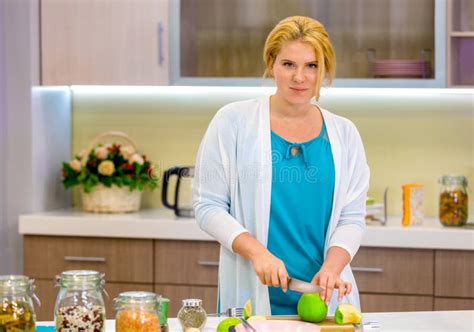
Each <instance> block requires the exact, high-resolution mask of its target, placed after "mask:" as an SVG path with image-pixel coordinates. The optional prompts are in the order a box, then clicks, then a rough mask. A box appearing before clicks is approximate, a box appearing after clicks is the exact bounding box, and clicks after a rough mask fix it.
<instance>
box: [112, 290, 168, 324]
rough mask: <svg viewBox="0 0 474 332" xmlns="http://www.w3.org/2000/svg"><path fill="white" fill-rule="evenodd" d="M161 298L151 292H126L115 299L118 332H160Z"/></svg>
mask: <svg viewBox="0 0 474 332" xmlns="http://www.w3.org/2000/svg"><path fill="white" fill-rule="evenodd" d="M160 303H161V296H160V295H157V294H155V293H151V292H124V293H120V294H119V296H118V297H117V298H115V299H114V308H115V310H117V313H116V315H115V331H116V332H129V331H134V332H160V331H161V327H160V313H159V309H160Z"/></svg>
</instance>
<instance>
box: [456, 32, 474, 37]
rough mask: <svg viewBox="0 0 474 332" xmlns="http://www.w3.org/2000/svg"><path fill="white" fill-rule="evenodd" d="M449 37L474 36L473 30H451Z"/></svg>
mask: <svg viewBox="0 0 474 332" xmlns="http://www.w3.org/2000/svg"><path fill="white" fill-rule="evenodd" d="M450 36H451V37H474V31H453V32H451V33H450Z"/></svg>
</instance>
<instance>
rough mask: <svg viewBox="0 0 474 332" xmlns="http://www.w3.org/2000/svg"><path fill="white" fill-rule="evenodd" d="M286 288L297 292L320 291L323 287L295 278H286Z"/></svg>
mask: <svg viewBox="0 0 474 332" xmlns="http://www.w3.org/2000/svg"><path fill="white" fill-rule="evenodd" d="M288 288H289V289H291V290H292V291H294V292H298V293H321V292H322V291H323V290H324V288H322V287H321V286H318V285H315V284H311V283H309V282H306V281H303V280H299V279H296V278H291V277H290V278H288Z"/></svg>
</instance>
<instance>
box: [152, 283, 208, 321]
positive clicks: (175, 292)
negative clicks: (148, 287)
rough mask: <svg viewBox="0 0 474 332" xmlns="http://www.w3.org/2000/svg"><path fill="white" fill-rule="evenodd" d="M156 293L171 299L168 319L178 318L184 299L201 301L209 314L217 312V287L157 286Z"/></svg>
mask: <svg viewBox="0 0 474 332" xmlns="http://www.w3.org/2000/svg"><path fill="white" fill-rule="evenodd" d="M155 293H158V294H161V295H162V296H163V297H166V298H169V299H170V304H169V309H168V317H176V315H177V314H178V310H179V309H180V308H181V301H182V300H183V299H192V298H194V299H201V300H202V304H203V307H204V309H205V310H206V312H207V313H215V312H216V310H217V287H208V286H176V285H155Z"/></svg>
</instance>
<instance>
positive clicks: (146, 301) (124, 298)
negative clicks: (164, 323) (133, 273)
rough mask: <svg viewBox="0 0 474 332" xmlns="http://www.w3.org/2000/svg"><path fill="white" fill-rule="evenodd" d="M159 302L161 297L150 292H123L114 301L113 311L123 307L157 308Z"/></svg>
mask: <svg viewBox="0 0 474 332" xmlns="http://www.w3.org/2000/svg"><path fill="white" fill-rule="evenodd" d="M160 301H161V295H158V294H155V293H152V292H141V291H140V292H138V291H133V292H123V293H120V294H119V295H118V296H117V297H116V298H115V299H114V307H115V309H120V308H123V307H125V306H142V305H144V306H151V307H153V308H157V307H158V306H159V304H160Z"/></svg>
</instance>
